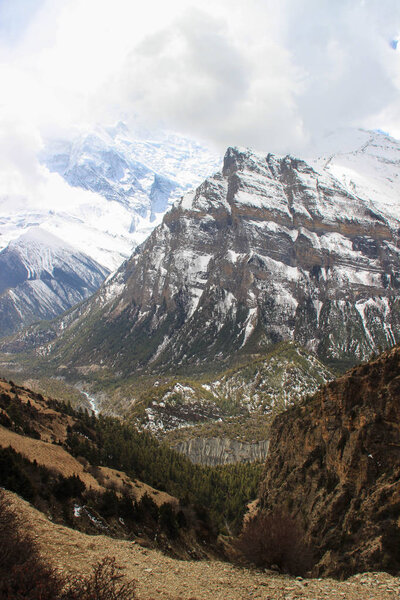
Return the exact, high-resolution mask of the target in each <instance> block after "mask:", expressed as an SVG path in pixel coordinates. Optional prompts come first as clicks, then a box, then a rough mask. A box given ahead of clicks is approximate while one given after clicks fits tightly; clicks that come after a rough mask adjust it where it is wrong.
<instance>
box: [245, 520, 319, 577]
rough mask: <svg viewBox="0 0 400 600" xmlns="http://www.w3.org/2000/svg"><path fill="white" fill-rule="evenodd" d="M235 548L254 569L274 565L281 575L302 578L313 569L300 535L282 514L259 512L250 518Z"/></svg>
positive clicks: (301, 532) (295, 524) (302, 537)
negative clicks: (282, 573) (287, 574)
mask: <svg viewBox="0 0 400 600" xmlns="http://www.w3.org/2000/svg"><path fill="white" fill-rule="evenodd" d="M235 546H236V548H237V549H238V550H239V552H240V553H241V554H242V555H243V556H244V558H245V559H246V560H248V561H249V562H251V563H252V564H254V565H255V566H256V567H264V568H265V567H271V566H272V565H277V566H278V567H279V569H280V570H281V571H282V572H284V573H290V574H291V575H305V574H306V573H307V571H309V570H310V569H311V568H312V566H313V556H312V552H311V549H310V547H309V546H308V545H307V544H306V542H305V540H304V534H303V531H302V530H301V528H300V526H299V525H298V523H297V522H296V521H295V520H294V519H293V518H292V517H290V516H289V515H287V514H284V513H280V512H277V513H267V512H260V513H258V514H256V515H255V516H254V517H252V518H250V519H249V520H248V521H247V522H246V525H245V527H244V529H243V530H242V533H241V534H240V536H239V537H238V538H237V540H236V543H235Z"/></svg>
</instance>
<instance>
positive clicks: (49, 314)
mask: <svg viewBox="0 0 400 600" xmlns="http://www.w3.org/2000/svg"><path fill="white" fill-rule="evenodd" d="M107 274H108V271H107V270H106V269H105V268H104V267H102V266H101V265H99V264H98V263H96V262H95V261H94V260H92V259H91V258H89V257H88V256H87V255H85V254H83V253H81V252H77V251H76V250H75V249H74V248H72V246H70V245H69V244H67V243H65V242H63V241H62V240H61V239H59V238H57V237H56V236H53V235H52V234H50V233H48V232H45V231H44V230H41V229H40V228H39V227H36V228H31V229H30V230H29V231H28V232H27V233H25V234H23V235H22V236H21V237H20V238H18V239H17V240H14V241H13V242H11V243H10V244H9V245H8V247H7V248H6V249H5V250H3V251H2V252H0V336H3V335H7V334H10V333H12V331H15V329H18V328H20V327H21V326H22V325H28V324H30V323H32V322H33V321H37V320H39V319H52V318H54V317H56V316H57V315H59V314H60V313H62V312H63V311H65V310H67V309H68V308H70V307H71V306H73V305H74V304H77V303H78V302H81V301H82V300H84V299H86V298H88V296H90V295H91V294H93V293H94V292H95V291H96V290H97V288H98V287H99V286H100V284H101V283H102V281H103V280H104V278H105V276H106V275H107Z"/></svg>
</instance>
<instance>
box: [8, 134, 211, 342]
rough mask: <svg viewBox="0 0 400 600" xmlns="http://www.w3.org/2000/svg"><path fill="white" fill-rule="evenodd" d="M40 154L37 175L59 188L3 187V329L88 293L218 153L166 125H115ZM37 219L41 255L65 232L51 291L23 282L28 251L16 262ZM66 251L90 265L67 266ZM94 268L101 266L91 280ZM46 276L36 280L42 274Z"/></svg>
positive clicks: (46, 314)
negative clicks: (13, 190) (17, 191)
mask: <svg viewBox="0 0 400 600" xmlns="http://www.w3.org/2000/svg"><path fill="white" fill-rule="evenodd" d="M41 160H42V161H43V163H44V164H45V165H46V167H47V169H48V170H49V171H50V172H51V173H49V171H48V170H47V169H45V168H44V167H42V168H43V173H42V178H43V179H44V180H46V181H47V180H48V182H49V185H50V183H51V185H52V186H53V187H52V188H51V189H53V188H54V190H55V191H54V192H52V193H51V194H50V195H49V197H43V196H40V197H39V198H36V197H35V194H34V192H32V198H30V197H27V198H25V197H24V198H21V197H18V198H13V197H8V196H7V194H6V192H7V190H5V192H4V193H3V194H1V195H0V209H1V213H2V217H1V218H0V251H2V253H1V257H2V258H1V259H0V260H1V263H2V269H6V270H5V271H4V272H3V275H2V290H0V294H1V293H2V291H4V290H5V289H6V288H7V289H8V290H9V291H8V292H7V293H6V295H5V296H2V297H1V299H0V322H1V324H2V325H1V331H0V334H6V333H12V332H13V331H15V330H16V329H18V328H19V327H21V325H23V324H27V323H30V322H32V320H38V319H43V318H49V317H54V316H57V315H59V314H60V313H62V312H63V311H64V310H65V309H67V308H69V307H71V306H72V305H73V304H75V303H77V302H79V301H81V300H82V299H84V298H86V297H87V296H88V295H89V293H93V292H94V291H95V290H96V289H97V288H98V287H99V285H100V283H101V282H102V281H103V280H104V277H105V276H106V275H107V274H108V273H109V272H110V271H114V270H115V269H116V268H117V267H119V266H120V264H121V262H122V261H123V260H125V259H126V258H128V257H129V256H130V255H131V253H132V251H133V249H134V248H135V246H136V245H137V244H139V243H141V242H142V241H143V240H144V239H145V238H146V237H147V236H148V235H149V233H150V232H151V231H152V229H153V228H154V227H155V226H156V225H157V224H158V223H159V222H160V220H161V217H162V216H163V214H164V213H165V211H166V210H167V208H168V207H169V205H170V203H171V202H172V201H173V200H174V199H175V198H178V197H179V196H180V195H182V193H183V192H184V191H186V190H187V189H189V188H191V187H192V186H194V185H197V184H198V183H199V182H200V181H201V180H202V179H203V178H204V177H205V176H206V175H207V174H209V173H212V172H213V171H214V170H215V169H216V165H217V160H218V159H217V157H216V156H215V155H213V154H212V153H211V152H209V151H208V150H207V149H205V148H204V147H202V146H201V145H200V144H198V143H196V142H194V141H192V140H188V139H186V138H183V137H180V136H177V135H174V134H165V133H161V134H160V135H159V136H158V137H157V138H154V137H153V138H149V139H140V138H139V139H138V138H136V137H135V134H134V133H133V132H131V131H129V130H128V129H127V128H126V127H125V126H124V125H123V124H119V125H118V126H117V127H115V128H113V129H107V130H106V129H104V128H103V129H102V128H97V129H96V130H95V131H91V132H87V133H84V134H82V135H80V136H78V137H77V138H76V139H74V140H73V141H65V140H56V141H55V140H50V141H48V143H47V146H46V148H45V149H44V150H43V153H42V156H41ZM60 176H61V177H62V178H63V179H64V180H65V182H66V183H65V182H63V181H62V180H61V177H60ZM67 184H68V185H67ZM38 228H40V232H41V233H40V244H41V251H42V252H43V253H44V255H46V256H47V255H52V254H53V253H54V247H53V246H54V244H53V243H52V240H53V241H54V238H53V237H52V236H56V237H57V238H58V239H59V242H58V248H59V250H60V249H61V246H62V243H61V240H63V243H64V245H65V251H64V252H61V251H59V250H58V251H57V257H58V258H57V269H53V271H52V273H51V280H52V284H51V289H52V291H51V293H49V290H48V289H47V288H46V287H44V288H43V285H44V284H43V283H41V284H37V285H36V287H35V286H34V284H32V283H30V284H29V285H24V286H23V287H21V284H22V282H23V281H24V280H25V278H26V279H29V280H32V279H34V278H33V277H30V276H29V275H28V276H26V272H27V270H28V272H31V271H36V266H35V264H34V263H35V260H36V258H35V256H33V257H30V256H29V257H28V256H27V252H26V250H24V251H23V253H24V256H25V258H24V260H23V264H22V263H21V260H20V257H19V254H20V251H19V250H16V248H19V247H21V245H22V246H24V248H25V247H27V239H28V238H26V234H30V232H31V231H32V230H34V231H35V234H34V244H35V243H36V241H37V238H38V235H39V234H38V231H39V229H38ZM32 235H33V234H32ZM46 240H48V242H49V244H48V246H46ZM32 252H33V254H35V253H36V254H37V252H36V250H34V249H33V250H32ZM28 254H29V253H28ZM71 254H73V255H75V256H76V257H78V256H79V261H81V262H82V260H83V262H86V263H87V264H86V266H85V267H84V268H83V266H82V265H83V263H82V264H81V265H76V268H75V267H73V268H72V263H71V258H70V256H71ZM63 259H65V262H63ZM31 261H32V262H33V265H32V268H31V267H30V262H31ZM75 262H76V261H75ZM5 264H7V268H6V267H5ZM11 271H13V272H14V274H12V273H11ZM73 271H76V273H77V275H76V277H75V276H73V275H72V272H73ZM94 271H98V273H99V274H101V276H99V277H98V276H96V278H95V281H94V279H93V272H94ZM67 273H69V276H68V277H69V285H68V286H67V287H68V289H66V287H65V284H66V281H65V278H66V274H67ZM42 275H43V274H42ZM42 275H39V277H37V278H36V279H40V281H43V280H44V278H45V277H44V275H43V276H42ZM14 284H15V285H14ZM47 287H48V286H47ZM39 288H40V289H39ZM42 288H43V289H42Z"/></svg>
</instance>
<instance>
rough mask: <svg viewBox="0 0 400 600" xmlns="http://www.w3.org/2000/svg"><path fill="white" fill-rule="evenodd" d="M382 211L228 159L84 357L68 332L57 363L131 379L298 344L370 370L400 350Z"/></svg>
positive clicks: (323, 181) (306, 170)
mask: <svg viewBox="0 0 400 600" xmlns="http://www.w3.org/2000/svg"><path fill="white" fill-rule="evenodd" d="M371 206H372V205H371V202H370V201H369V200H368V201H367V200H365V199H363V198H361V197H358V196H356V195H354V194H351V193H350V192H349V190H348V189H346V188H345V187H343V185H342V184H341V183H340V181H339V180H338V179H336V178H334V177H333V176H332V175H331V174H329V173H327V172H322V173H318V172H317V171H315V170H314V169H313V167H311V166H310V165H307V163H305V162H304V161H303V160H299V159H295V158H293V157H290V156H288V157H283V158H278V157H275V156H273V155H271V154H268V155H260V154H257V153H253V152H251V151H249V150H244V151H243V150H239V149H233V148H230V149H228V150H227V152H226V155H225V159H224V166H223V169H222V172H219V173H217V174H216V175H214V176H212V177H209V178H208V179H207V180H206V181H205V182H204V183H203V184H201V185H200V186H199V187H198V188H197V189H196V190H195V191H193V192H190V193H188V194H187V195H186V196H184V197H183V198H182V199H181V200H180V201H178V202H177V203H176V204H175V205H174V206H173V208H172V209H171V211H170V212H168V213H167V214H166V216H165V217H164V219H163V222H162V224H161V225H160V226H158V227H157V228H156V229H155V230H154V231H153V233H152V234H151V235H150V237H149V238H148V239H147V240H146V241H145V242H144V243H143V244H142V245H141V246H140V247H139V248H138V249H137V250H136V251H135V253H134V254H133V255H132V257H131V258H130V259H129V260H127V261H126V262H125V263H124V264H123V266H122V267H121V268H120V269H119V271H117V273H116V274H115V275H114V276H113V277H111V278H109V280H108V281H107V283H106V284H105V285H104V286H103V288H102V289H101V290H100V291H99V293H98V294H97V295H96V296H95V297H94V298H93V300H91V301H90V302H89V303H88V304H86V305H85V306H84V308H82V315H83V316H82V317H81V320H79V319H78V321H77V322H76V323H79V325H78V326H77V328H76V331H78V330H79V338H80V339H79V345H80V349H78V348H77V342H78V340H77V338H74V335H76V334H73V333H72V331H73V329H71V328H70V329H69V330H68V328H67V329H66V330H64V332H63V334H62V336H61V338H60V339H59V340H58V341H57V342H56V343H55V345H54V347H53V348H52V350H51V352H50V355H51V354H52V356H56V355H57V352H60V360H62V362H63V364H68V362H70V361H72V362H71V365H72V364H73V361H74V360H79V361H80V363H81V364H82V361H85V360H88V364H99V363H100V361H103V364H107V365H108V367H109V368H111V369H113V370H114V371H115V370H116V371H120V372H124V373H125V374H127V373H132V372H133V371H134V370H135V369H139V371H140V370H143V369H146V368H149V369H151V370H154V371H157V370H161V371H162V370H168V369H171V368H172V367H173V368H175V369H179V368H180V367H181V366H182V367H183V366H184V365H192V366H196V365H197V366H198V367H199V368H201V365H202V364H203V363H204V364H205V363H206V362H207V361H210V360H217V361H221V364H223V363H224V361H226V360H227V358H228V349H229V356H232V355H236V354H242V353H246V352H247V353H257V352H263V351H265V350H266V349H268V348H270V347H272V346H273V345H274V344H276V343H277V342H279V341H281V340H285V339H295V340H296V341H298V342H299V343H300V344H301V345H303V346H305V347H306V348H307V349H308V350H309V351H314V352H315V353H316V354H317V356H318V357H319V358H320V359H322V360H323V361H325V362H328V363H331V364H332V365H335V364H336V365H338V366H339V365H340V364H341V363H342V362H343V364H344V365H347V366H348V365H350V364H351V363H352V361H353V364H354V362H355V361H357V360H363V359H365V358H368V356H369V355H370V354H371V353H372V352H373V351H376V350H377V349H378V347H385V346H387V345H391V344H393V343H394V342H396V341H398V339H400V337H399V336H400V321H399V319H400V312H399V306H400V305H399V292H398V289H399V288H400V272H399V270H398V264H399V255H400V250H399V248H398V229H399V228H398V227H397V224H400V223H399V222H397V220H396V219H394V218H393V217H392V216H391V215H387V214H386V213H384V212H383V210H382V206H374V207H373V208H374V209H373V210H372V208H371ZM395 225H396V226H395ZM105 298H108V300H104V299H105ZM96 312H98V315H100V314H101V315H102V316H101V319H100V320H99V319H98V318H97V317H94V315H95V313H96ZM89 321H90V322H91V323H93V328H92V329H91V330H90V327H92V324H91V325H90V327H89V326H88V322H89ZM72 327H73V328H74V327H75V326H74V325H73V326H72ZM69 332H70V333H71V335H70V337H69V339H68V336H69ZM63 339H64V340H65V341H66V344H65V345H64V350H63ZM74 339H75V341H74ZM117 339H118V350H116V346H115V344H116V342H117ZM71 346H73V347H75V348H77V354H76V358H73V356H74V354H73V352H74V351H72V352H70V350H68V349H67V348H70V349H71ZM115 350H116V351H115ZM57 360H58V359H57Z"/></svg>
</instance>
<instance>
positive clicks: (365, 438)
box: [260, 346, 400, 576]
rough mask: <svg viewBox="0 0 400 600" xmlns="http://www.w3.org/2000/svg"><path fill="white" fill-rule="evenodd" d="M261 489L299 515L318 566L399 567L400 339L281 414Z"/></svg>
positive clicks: (269, 500) (268, 505) (270, 501)
mask: <svg viewBox="0 0 400 600" xmlns="http://www.w3.org/2000/svg"><path fill="white" fill-rule="evenodd" d="M260 496H261V504H262V506H263V507H264V508H265V509H267V510H285V511H287V512H289V513H291V514H292V515H294V516H295V517H297V518H298V519H299V521H300V522H301V523H302V525H303V527H304V529H305V531H306V537H307V539H308V541H310V542H311V543H312V545H313V547H314V548H315V552H316V558H317V562H318V565H317V568H316V570H317V572H318V573H320V574H321V573H323V574H325V575H340V576H346V575H349V574H351V573H354V572H360V571H367V570H371V571H372V570H373V571H376V570H380V569H381V570H387V571H389V572H393V573H398V572H399V570H400V528H399V523H400V348H399V347H398V346H397V347H395V348H393V349H391V350H390V351H388V352H386V353H384V354H382V355H381V356H380V357H379V358H378V359H375V360H372V361H370V362H369V363H367V364H364V365H361V366H359V367H356V368H354V369H352V370H351V371H349V372H348V373H346V374H345V375H344V376H343V377H341V378H339V379H337V380H335V381H333V382H331V383H329V384H327V385H326V386H325V387H324V388H323V389H322V390H321V391H320V392H318V393H317V394H316V395H315V396H314V397H313V398H312V399H308V400H307V401H305V402H303V403H302V404H300V405H298V406H295V407H293V408H291V409H290V410H288V411H286V412H285V413H282V414H281V415H279V416H278V417H277V418H276V419H275V421H274V424H273V426H272V430H271V437H270V450H269V454H268V457H267V461H266V466H265V472H264V476H263V481H262V486H261V492H260Z"/></svg>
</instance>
